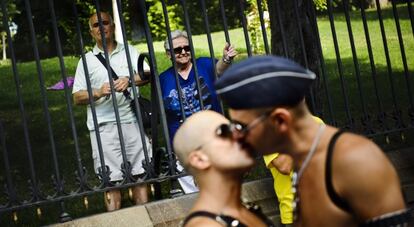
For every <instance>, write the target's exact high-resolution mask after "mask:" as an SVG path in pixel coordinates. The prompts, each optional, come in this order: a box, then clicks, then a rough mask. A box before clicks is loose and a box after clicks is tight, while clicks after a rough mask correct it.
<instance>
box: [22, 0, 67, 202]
mask: <svg viewBox="0 0 414 227" xmlns="http://www.w3.org/2000/svg"><path fill="white" fill-rule="evenodd" d="M24 3H25V9H26V16H27V21H28V23H29V30H30V36H31V40H32V46H33V53H34V57H35V61H36V68H37V76H38V79H39V87H40V93H41V96H42V100H43V102H42V104H43V113H44V117H45V119H46V122H47V130H48V135H49V141H50V146H51V149H52V157H53V167H54V172H55V176H54V177H55V178H53V175H52V179H53V181H54V183H55V186H56V190H57V195H62V194H64V191H63V182H62V180H61V177H60V172H59V164H58V160H57V155H56V146H55V140H54V136H53V129H52V124H51V117H50V113H49V109H48V107H49V104H48V98H47V95H46V89H45V82H44V80H43V70H42V66H41V64H40V56H39V50H38V47H37V42H36V32H35V28H34V25H33V20H32V11H31V6H30V2H29V1H28V0H25V1H24ZM55 196H56V195H55Z"/></svg>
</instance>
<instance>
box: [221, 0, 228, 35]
mask: <svg viewBox="0 0 414 227" xmlns="http://www.w3.org/2000/svg"><path fill="white" fill-rule="evenodd" d="M223 1H224V0H219V3H220V12H221V17H222V20H223V28H224V37H225V38H226V42H228V43H230V36H229V28H228V26H227V17H226V11H225V10H224V3H223Z"/></svg>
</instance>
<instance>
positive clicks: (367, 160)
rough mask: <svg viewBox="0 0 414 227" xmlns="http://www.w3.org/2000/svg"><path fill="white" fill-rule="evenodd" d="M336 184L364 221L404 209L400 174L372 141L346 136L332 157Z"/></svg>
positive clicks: (347, 134) (355, 136) (361, 137)
mask: <svg viewBox="0 0 414 227" xmlns="http://www.w3.org/2000/svg"><path fill="white" fill-rule="evenodd" d="M332 171H333V182H334V187H335V189H336V191H337V193H338V194H339V195H340V196H341V197H342V198H344V199H345V200H346V201H347V202H348V203H349V205H350V206H351V207H352V209H353V210H354V211H355V214H356V215H357V216H359V218H360V219H361V220H367V219H369V218H373V217H376V216H378V215H382V214H385V213H387V212H392V211H395V210H400V209H403V208H404V207H405V205H404V201H403V196H402V193H401V185H400V181H399V177H398V174H397V172H396V170H395V168H394V166H393V164H392V163H391V161H390V160H389V159H388V158H387V156H386V155H385V153H384V152H383V151H382V150H381V149H380V148H379V146H377V145H376V144H375V143H374V142H372V141H371V140H369V139H367V138H365V137H363V136H359V135H356V134H352V133H345V134H343V135H342V136H341V137H339V139H338V140H337V144H336V145H335V149H334V156H333V164H332Z"/></svg>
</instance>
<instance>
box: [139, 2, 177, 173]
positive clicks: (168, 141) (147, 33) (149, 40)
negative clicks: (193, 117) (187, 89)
mask: <svg viewBox="0 0 414 227" xmlns="http://www.w3.org/2000/svg"><path fill="white" fill-rule="evenodd" d="M138 3H139V9H140V10H141V15H142V17H143V21H144V30H145V37H146V39H147V47H148V52H149V54H150V65H152V66H153V69H154V71H152V70H151V73H152V75H153V83H154V82H155V88H154V89H155V90H156V91H157V97H158V104H159V108H160V115H161V125H162V130H163V132H164V138H165V146H166V148H167V154H168V160H169V162H168V164H169V167H170V171H171V174H172V175H175V174H176V171H175V165H174V164H173V162H174V159H173V151H172V147H171V138H170V135H169V133H168V126H167V117H166V114H165V109H164V100H163V99H162V92H161V85H160V79H159V77H158V71H157V62H156V59H155V51H154V46H153V39H152V35H151V29H150V27H149V22H148V18H147V17H146V15H147V10H146V4H145V0H139V1H138ZM166 27H167V26H166ZM167 28H168V27H167ZM167 36H168V37H169V38H168V42H169V45H170V47H172V43H171V34H170V33H167ZM170 49H171V48H170ZM170 53H171V52H170ZM173 67H175V66H173ZM175 71H176V70H175ZM180 98H181V96H180ZM180 105H182V100H180Z"/></svg>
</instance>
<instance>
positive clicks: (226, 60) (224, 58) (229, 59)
mask: <svg viewBox="0 0 414 227" xmlns="http://www.w3.org/2000/svg"><path fill="white" fill-rule="evenodd" d="M222 60H223V62H224V63H226V64H228V65H230V64H231V62H232V61H233V60H232V59H231V58H226V57H224V56H223V58H222Z"/></svg>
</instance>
